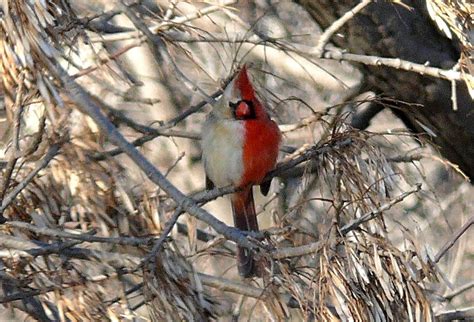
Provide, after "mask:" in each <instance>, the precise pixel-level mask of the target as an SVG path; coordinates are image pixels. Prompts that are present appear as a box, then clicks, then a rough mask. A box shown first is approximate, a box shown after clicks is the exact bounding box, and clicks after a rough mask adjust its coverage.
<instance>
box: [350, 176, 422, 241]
mask: <svg viewBox="0 0 474 322" xmlns="http://www.w3.org/2000/svg"><path fill="white" fill-rule="evenodd" d="M420 190H421V184H420V183H418V184H416V186H415V188H413V189H412V190H409V191H406V192H404V193H402V194H401V195H399V196H398V197H396V198H395V199H392V200H390V201H389V202H387V203H386V204H383V205H382V206H380V207H379V208H377V209H376V210H373V211H370V212H368V213H365V214H363V215H362V216H360V217H359V218H357V219H354V220H352V221H351V222H350V223H348V224H346V225H344V226H343V227H342V228H341V234H343V235H345V234H347V233H348V232H350V231H351V230H354V229H356V228H357V227H359V226H360V225H362V224H363V223H365V222H367V221H369V220H372V219H374V218H375V217H377V216H379V215H380V214H382V213H383V212H384V211H386V210H388V209H390V208H392V207H393V206H394V205H396V204H397V203H399V202H401V201H403V199H405V198H406V197H408V196H409V195H411V194H413V193H416V192H418V191H420Z"/></svg>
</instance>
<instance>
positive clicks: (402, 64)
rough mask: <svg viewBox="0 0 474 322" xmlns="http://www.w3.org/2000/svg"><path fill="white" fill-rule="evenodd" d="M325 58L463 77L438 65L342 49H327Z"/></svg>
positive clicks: (435, 74) (451, 79)
mask: <svg viewBox="0 0 474 322" xmlns="http://www.w3.org/2000/svg"><path fill="white" fill-rule="evenodd" d="M323 58H326V59H334V60H346V61H350V62H354V63H360V64H364V65H369V66H386V67H391V68H395V69H401V70H406V71H409V72H415V73H418V74H421V75H427V76H431V77H435V78H441V79H446V80H449V81H462V80H463V77H462V74H461V72H458V71H455V70H453V69H450V70H445V69H441V68H436V67H430V66H427V65H422V64H416V63H413V62H411V61H407V60H402V59H400V58H384V57H378V56H368V55H356V54H351V53H346V52H343V51H341V50H332V49H331V50H329V51H325V52H324V55H323Z"/></svg>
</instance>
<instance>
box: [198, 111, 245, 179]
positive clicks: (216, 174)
mask: <svg viewBox="0 0 474 322" xmlns="http://www.w3.org/2000/svg"><path fill="white" fill-rule="evenodd" d="M244 130H245V129H244V125H243V123H242V122H239V121H235V120H219V122H216V121H215V119H214V118H213V117H212V116H211V117H210V118H209V119H208V120H207V121H206V122H205V123H204V127H203V130H202V142H201V145H202V157H203V161H204V169H205V171H206V175H207V176H208V178H209V179H211V181H212V182H213V183H214V184H215V185H216V186H217V187H224V186H228V185H237V184H238V183H239V182H240V180H241V178H242V174H243V171H244V165H243V158H242V154H243V142H244Z"/></svg>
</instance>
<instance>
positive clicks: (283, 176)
mask: <svg viewBox="0 0 474 322" xmlns="http://www.w3.org/2000/svg"><path fill="white" fill-rule="evenodd" d="M7 3H8V5H9V7H8V10H7V9H6V8H3V9H2V11H1V12H0V74H1V76H2V82H1V83H0V94H1V95H3V96H4V100H5V109H6V122H4V124H3V125H4V127H5V128H6V130H5V135H4V138H5V139H4V141H3V143H4V147H3V152H4V155H3V161H4V162H3V163H2V166H3V169H2V171H3V179H2V186H0V189H1V190H0V193H1V195H2V211H3V217H4V218H5V219H7V220H8V221H7V222H6V223H4V224H3V225H1V226H0V245H1V246H2V249H1V250H0V283H1V285H2V291H0V302H1V303H3V304H5V305H6V306H7V307H10V308H14V309H16V310H15V311H13V312H14V313H11V314H13V315H14V316H15V317H19V316H20V315H21V314H22V313H19V312H23V313H24V314H27V315H29V316H31V317H33V318H35V319H38V320H44V321H47V320H77V321H79V320H114V321H116V320H134V319H135V320H138V321H142V320H143V321H145V320H156V321H162V320H169V321H175V320H197V321H201V320H208V319H213V318H214V319H218V320H221V319H230V318H231V317H240V318H241V319H248V320H285V319H286V320H288V319H289V320H301V319H304V320H330V321H338V320H351V319H353V320H375V321H377V320H413V321H415V320H416V321H421V320H431V319H432V318H433V317H434V316H436V315H440V314H441V313H442V312H443V311H445V310H447V309H451V308H458V307H462V306H465V305H466V304H467V303H469V302H470V301H472V300H474V299H473V292H472V289H471V288H472V286H471V288H469V287H467V288H466V287H465V286H466V285H467V286H469V281H470V280H471V281H472V272H473V271H472V268H471V267H470V266H472V254H473V252H474V249H473V248H472V245H470V244H469V242H468V239H467V238H466V236H463V237H461V239H460V240H459V242H458V243H456V244H455V247H454V248H453V249H451V250H450V251H449V252H447V253H446V254H447V255H446V254H444V253H442V254H440V253H438V254H437V253H436V251H434V250H435V249H437V250H439V249H441V248H442V246H443V245H444V244H445V242H446V241H449V240H450V239H452V236H455V231H456V229H457V227H459V226H461V224H462V221H463V219H465V220H469V219H468V218H467V217H468V216H469V215H470V214H471V213H472V209H473V208H474V205H473V204H472V197H470V196H472V192H473V188H472V187H471V186H470V185H469V184H467V183H466V182H463V181H462V180H461V179H459V177H458V174H457V173H456V168H455V166H453V165H451V164H449V163H448V162H446V161H444V160H443V159H442V158H441V157H439V156H438V155H437V154H436V151H435V150H434V149H430V148H429V147H427V146H425V145H424V143H423V138H422V137H421V138H414V137H413V136H412V135H411V134H409V133H407V132H405V131H403V130H399V129H397V127H398V126H399V124H398V123H396V122H397V121H395V120H394V119H393V117H392V116H390V115H388V114H381V115H380V116H378V117H379V118H382V119H379V121H380V122H374V123H377V124H378V127H377V126H375V127H371V128H369V129H368V131H356V130H354V129H353V128H351V127H350V126H349V125H348V124H349V123H350V118H351V116H352V112H353V111H355V110H358V109H360V108H363V107H364V106H365V105H367V104H370V103H371V102H373V101H374V100H379V101H380V102H381V103H383V104H386V105H390V100H387V99H382V98H378V97H372V98H369V99H363V98H362V96H358V94H360V93H359V86H358V85H359V76H358V75H357V73H356V72H355V71H354V70H353V69H352V68H351V67H350V66H347V65H344V64H340V63H338V62H326V66H325V68H321V67H320V62H321V61H320V60H318V59H315V58H314V57H313V56H311V55H310V53H309V52H308V55H305V50H307V49H308V48H307V47H308V46H310V45H314V46H316V44H317V43H316V41H315V40H314V39H313V38H314V37H309V36H301V34H305V33H308V34H315V33H316V32H317V31H316V30H315V28H316V27H314V26H312V25H311V23H310V21H309V18H308V17H307V16H305V15H304V13H303V12H301V9H300V8H298V7H296V5H292V4H289V3H283V4H274V5H272V6H268V7H259V6H258V5H256V4H255V5H241V6H240V7H239V6H236V5H235V4H234V3H233V2H232V1H228V2H227V6H222V5H212V4H201V3H199V4H193V3H185V2H177V3H176V2H171V3H170V4H169V5H168V4H167V5H166V6H163V7H153V6H151V7H145V6H142V5H122V6H120V5H119V4H118V3H117V5H116V6H112V5H108V6H107V4H106V2H104V3H102V2H100V1H98V2H97V3H96V4H95V6H96V7H94V6H93V5H91V4H88V3H87V2H84V3H83V2H81V1H77V2H76V3H74V4H72V3H71V5H72V7H70V6H69V5H66V3H67V2H66V1H45V2H35V4H34V5H32V4H30V3H29V2H28V3H24V2H23V1H17V0H10V1H7ZM159 3H160V4H161V5H163V4H162V3H161V2H159ZM116 10H120V12H116ZM99 11H100V12H101V13H100V14H97V13H98V12H99ZM102 11H104V12H103V13H102ZM121 12H122V13H121ZM289 12H293V13H294V14H298V15H301V17H302V19H301V21H299V22H295V21H293V20H292V19H291V15H290V14H289ZM139 13H140V16H138V14H139ZM252 15H257V16H258V17H259V18H258V19H255V18H252ZM125 16H128V17H129V18H128V19H127V18H125ZM137 17H138V18H137ZM290 21H293V24H290V23H289V22H290ZM285 22H288V23H289V24H288V26H286V27H285ZM269 25H270V26H272V29H271V30H272V31H270V30H269V29H268V26H269ZM277 27H278V28H277ZM114 28H115V29H114ZM144 28H150V30H151V32H152V33H153V34H156V35H158V36H159V37H156V36H153V34H151V35H150V34H146V33H144V35H141V34H140V33H137V32H136V30H142V31H143V30H144ZM112 29H113V30H112ZM109 31H113V33H108V32H109ZM265 37H266V38H265ZM147 48H148V49H147ZM149 48H151V50H150V49H149ZM295 48H297V49H298V50H295ZM245 60H248V61H254V62H256V63H255V64H254V66H253V67H254V68H253V76H254V80H255V82H256V83H257V84H258V87H259V89H260V90H259V93H260V95H261V96H262V99H263V100H265V101H266V102H267V105H268V106H270V107H272V113H273V115H274V116H275V118H276V119H278V121H279V123H280V124H281V125H282V130H284V138H285V145H286V146H289V147H291V148H287V149H286V152H285V153H282V157H281V162H280V163H279V167H278V168H277V170H276V171H275V172H274V173H273V174H274V175H275V179H274V181H275V182H276V183H275V184H273V190H272V191H273V194H272V195H271V196H270V197H269V198H268V199H265V200H263V199H262V200H260V199H261V198H260V197H259V198H258V199H257V201H258V202H257V203H258V204H259V205H260V206H259V207H258V211H260V212H261V216H260V218H261V219H260V222H261V223H262V225H263V226H264V228H267V229H265V230H264V233H262V234H258V235H255V236H250V237H249V238H245V236H243V235H242V234H241V233H239V232H235V231H232V230H226V227H225V226H221V225H220V224H216V222H215V221H211V222H207V224H206V225H205V224H203V223H202V222H201V221H200V220H198V219H199V218H201V219H202V217H199V216H201V215H202V214H206V213H207V212H206V211H205V210H202V208H199V211H196V210H195V209H196V208H197V206H196V208H194V210H192V209H191V208H192V205H194V201H192V200H191V199H190V198H188V197H192V198H194V200H195V201H196V202H197V204H199V206H204V205H205V204H206V205H205V209H209V211H210V212H211V213H212V214H215V215H216V216H217V217H218V218H220V219H222V220H223V221H224V222H228V221H229V209H230V208H229V207H228V205H227V200H226V198H220V199H218V200H216V201H213V200H214V199H216V196H219V195H222V194H223V193H225V192H227V193H228V192H229V191H231V190H228V189H227V190H225V189H224V191H220V190H216V191H212V192H202V191H201V190H202V189H203V185H204V182H203V180H202V178H203V174H202V169H201V166H200V163H199V162H196V161H197V160H199V156H200V151H199V145H198V144H197V139H198V138H199V134H198V133H199V124H200V123H201V121H202V119H203V113H202V111H201V109H202V107H203V106H204V105H205V104H206V102H212V98H211V96H212V94H211V93H212V92H215V91H218V90H219V89H220V87H221V86H220V85H221V84H220V83H219V81H218V80H219V79H220V78H222V77H223V76H227V75H231V74H232V72H233V71H234V70H235V68H237V67H238V65H239V64H241V63H242V62H243V61H245ZM62 71H65V72H64V73H63V72H62ZM65 75H66V76H65ZM67 75H69V76H70V77H71V79H69V81H68V76H67ZM71 83H74V86H75V85H76V84H78V85H79V86H80V87H74V86H72V87H71ZM78 88H79V89H78ZM84 88H85V89H87V91H88V92H89V93H90V95H85V96H82V97H83V98H85V99H86V100H85V101H82V102H78V99H77V98H78V97H79V94H81V93H82V92H81V91H82V89H84ZM215 94H216V95H214V96H217V95H218V94H219V92H215ZM82 104H84V105H87V106H97V107H98V108H100V112H101V113H102V114H103V115H106V116H107V117H108V119H109V120H112V122H113V124H112V123H111V124H109V123H106V125H107V126H109V128H113V130H115V127H116V128H118V129H120V132H117V133H118V134H115V135H116V137H117V136H118V139H117V138H113V137H112V135H111V133H113V131H112V132H111V131H107V130H104V125H103V124H100V122H98V121H97V120H98V118H97V115H94V114H93V113H89V112H88V111H91V110H88V109H85V108H84V106H83V105H82ZM188 106H193V107H191V108H190V109H187V108H185V107H188ZM328 106H329V107H328ZM98 111H99V109H97V111H96V112H98ZM86 114H88V115H86ZM389 129H390V130H389ZM123 137H125V138H126V139H127V140H128V141H130V142H132V141H133V142H134V144H135V145H136V146H138V147H139V148H138V149H139V151H140V154H139V157H142V156H146V157H147V159H148V160H151V161H152V162H153V165H154V167H152V168H151V170H150V171H151V172H153V173H158V174H159V175H162V177H160V176H155V177H153V175H150V173H146V174H145V175H144V174H143V172H142V171H141V169H143V167H142V165H140V163H139V162H136V159H134V160H135V161H131V159H129V158H127V157H125V156H124V155H122V153H123V152H125V154H128V155H129V156H130V153H131V152H130V151H131V150H132V148H131V147H125V148H124V147H123V146H122V148H121V150H115V153H114V154H116V156H111V155H110V153H108V152H110V151H111V150H112V149H114V148H115V147H114V144H115V143H116V142H118V141H120V140H122V139H123ZM133 151H135V150H133ZM290 152H291V153H290ZM420 160H421V161H420ZM140 167H141V169H140ZM442 176H447V178H446V179H443V177H442ZM156 177H158V178H159V179H160V178H164V179H169V180H170V182H171V183H172V184H173V188H172V189H178V190H179V192H180V193H181V191H182V192H183V193H185V194H186V195H185V196H184V195H183V196H184V197H183V198H181V199H180V198H176V197H175V196H176V195H178V194H174V195H173V194H170V193H169V191H170V188H169V187H168V186H166V185H165V184H162V183H164V182H166V181H164V180H162V179H160V180H161V181H159V180H158V181H159V183H158V184H156V180H155V179H153V178H156ZM440 178H441V179H440ZM149 179H151V180H149ZM421 187H422V188H421ZM195 193H197V194H195ZM211 201H212V202H211ZM191 202H193V204H192V205H191ZM186 207H188V208H186ZM184 210H187V212H188V213H187V214H182V212H183V211H184ZM459 214H462V215H459ZM465 214H467V215H465ZM471 216H472V215H471ZM3 217H0V219H3ZM178 218H179V220H178V223H175V220H177V219H178ZM205 218H207V217H205ZM222 227H224V228H225V229H224V230H222V229H221V228H222ZM171 228H174V229H173V231H172V233H171V234H170V236H169V237H168V238H164V237H166V235H167V234H165V235H163V233H162V232H163V231H167V230H171ZM216 232H220V233H222V234H223V235H225V236H226V238H224V237H222V235H220V234H216ZM160 237H162V238H160ZM453 241H454V240H453ZM235 242H237V243H244V242H245V243H248V245H251V246H252V247H254V248H255V250H256V251H257V253H258V256H260V258H261V259H262V261H265V262H266V263H267V264H268V265H267V274H266V275H265V276H264V278H262V279H254V280H243V281H242V280H240V279H239V278H238V277H237V274H236V269H235V261H234V252H235ZM437 255H439V256H437ZM445 255H446V256H445ZM438 262H439V263H438ZM470 276H471V277H470ZM471 284H472V283H471ZM463 286H464V287H465V288H466V289H465V290H462V291H460V292H459V293H458V294H454V293H453V292H456V288H457V287H463Z"/></svg>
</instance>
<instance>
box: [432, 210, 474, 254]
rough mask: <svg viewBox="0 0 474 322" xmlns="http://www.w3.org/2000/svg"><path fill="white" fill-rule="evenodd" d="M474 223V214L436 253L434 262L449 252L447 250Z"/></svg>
mask: <svg viewBox="0 0 474 322" xmlns="http://www.w3.org/2000/svg"><path fill="white" fill-rule="evenodd" d="M472 225H474V216H472V217H471V218H469V220H468V221H467V222H466V223H465V224H464V225H462V227H461V228H459V229H458V230H457V231H456V232H455V233H454V235H453V236H452V237H451V238H450V239H449V240H448V241H447V242H446V243H445V244H444V246H443V247H441V249H440V251H439V252H438V254H436V256H435V258H434V262H435V263H438V262H439V261H440V259H441V258H442V257H443V256H444V255H445V254H446V253H447V251H448V250H449V249H450V248H451V247H453V246H454V244H455V243H456V242H457V241H458V239H459V238H461V236H462V235H463V234H464V233H465V232H466V231H467V230H468V229H469V228H470V227H471V226H472Z"/></svg>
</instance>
